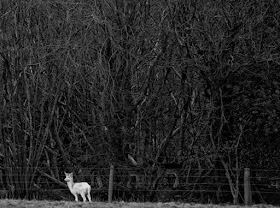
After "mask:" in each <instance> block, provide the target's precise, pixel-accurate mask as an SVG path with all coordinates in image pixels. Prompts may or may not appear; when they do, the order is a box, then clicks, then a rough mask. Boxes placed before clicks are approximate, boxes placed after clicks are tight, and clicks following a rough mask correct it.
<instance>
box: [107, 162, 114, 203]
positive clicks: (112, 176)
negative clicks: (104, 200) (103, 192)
mask: <svg viewBox="0 0 280 208" xmlns="http://www.w3.org/2000/svg"><path fill="white" fill-rule="evenodd" d="M113 184H114V165H110V176H109V189H108V202H109V203H111V202H112V198H113Z"/></svg>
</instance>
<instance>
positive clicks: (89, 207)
mask: <svg viewBox="0 0 280 208" xmlns="http://www.w3.org/2000/svg"><path fill="white" fill-rule="evenodd" d="M0 207H3V208H27V207H28V208H29V207H34V208H35V207H40V208H49V207H54V208H74V207H75V208H76V207H78V208H93V207H94V208H159V207H162V208H220V207H227V208H237V207H242V206H233V205H212V204H208V205H202V204H180V203H174V202H170V203H136V202H131V203H125V202H115V203H104V202H92V203H89V202H87V203H83V202H78V203H77V202H70V201H35V200H31V201H28V200H8V199H5V200H0ZM243 207H245V206H243ZM251 207H252V208H273V207H275V206H271V205H253V206H251Z"/></svg>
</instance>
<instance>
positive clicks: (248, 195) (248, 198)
mask: <svg viewBox="0 0 280 208" xmlns="http://www.w3.org/2000/svg"><path fill="white" fill-rule="evenodd" d="M244 202H245V205H246V206H250V205H251V204H252V192H251V183H250V168H244Z"/></svg>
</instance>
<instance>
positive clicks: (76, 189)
mask: <svg viewBox="0 0 280 208" xmlns="http://www.w3.org/2000/svg"><path fill="white" fill-rule="evenodd" d="M64 181H66V182H67V185H68V188H69V190H70V192H71V193H72V194H73V195H74V196H75V201H79V200H78V195H81V196H82V198H83V201H84V202H85V201H86V200H87V199H86V196H87V198H88V200H89V201H90V202H91V196H90V190H91V187H90V185H89V184H88V183H87V182H80V183H74V181H73V173H65V179H64Z"/></svg>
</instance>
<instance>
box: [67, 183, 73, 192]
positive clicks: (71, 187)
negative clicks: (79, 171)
mask: <svg viewBox="0 0 280 208" xmlns="http://www.w3.org/2000/svg"><path fill="white" fill-rule="evenodd" d="M67 186H68V188H69V190H70V191H72V190H73V186H74V182H73V181H67Z"/></svg>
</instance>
